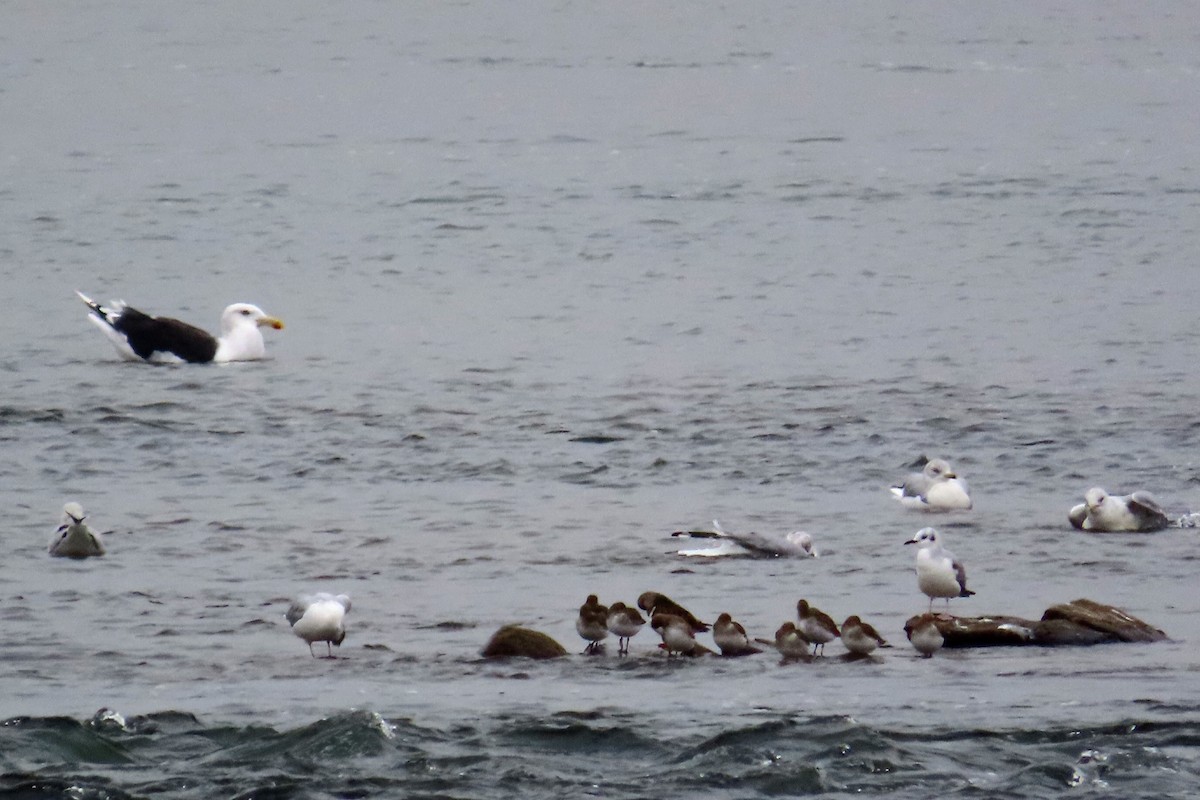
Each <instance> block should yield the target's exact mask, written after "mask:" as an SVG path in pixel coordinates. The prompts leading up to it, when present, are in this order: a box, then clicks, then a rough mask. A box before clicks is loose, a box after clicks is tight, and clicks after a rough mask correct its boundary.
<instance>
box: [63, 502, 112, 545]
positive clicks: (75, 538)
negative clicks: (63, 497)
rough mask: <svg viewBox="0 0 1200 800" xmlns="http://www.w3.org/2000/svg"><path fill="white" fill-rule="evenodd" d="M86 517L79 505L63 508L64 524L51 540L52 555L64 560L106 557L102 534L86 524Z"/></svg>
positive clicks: (68, 504) (71, 504) (74, 504)
mask: <svg viewBox="0 0 1200 800" xmlns="http://www.w3.org/2000/svg"><path fill="white" fill-rule="evenodd" d="M84 519H86V517H85V516H84V513H83V506H81V505H79V503H67V504H66V505H65V506H63V516H62V524H61V525H59V526H58V530H56V531H55V532H54V538H53V539H51V540H50V555H52V556H61V557H63V558H90V557H92V556H102V555H104V552H105V551H104V542H103V541H101V539H100V534H98V533H96V532H95V531H93V530H92V529H91V528H90V527H88V524H87V523H86V522H84Z"/></svg>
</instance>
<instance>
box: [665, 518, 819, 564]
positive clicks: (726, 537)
mask: <svg viewBox="0 0 1200 800" xmlns="http://www.w3.org/2000/svg"><path fill="white" fill-rule="evenodd" d="M713 529H714V530H711V531H675V532H674V533H672V534H671V535H672V536H690V537H692V538H694V539H715V540H717V544H716V545H714V546H712V547H702V548H695V549H691V550H680V551H679V555H681V556H696V557H702V558H719V557H721V556H750V557H752V558H814V557H816V555H817V552H816V551H815V550H814V549H813V541H812V536H810V535H808V534H807V533H805V532H804V531H792V532H791V533H785V534H782V535H780V534H763V533H755V532H753V531H751V532H749V533H728V532H726V531H725V530H724V529H723V528H722V527H721V523H719V522H717V521H716V520H715V519H714V520H713Z"/></svg>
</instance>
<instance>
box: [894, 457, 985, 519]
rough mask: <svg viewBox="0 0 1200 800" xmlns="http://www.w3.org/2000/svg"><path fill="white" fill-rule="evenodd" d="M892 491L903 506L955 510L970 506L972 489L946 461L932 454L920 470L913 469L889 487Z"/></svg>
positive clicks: (921, 509)
mask: <svg viewBox="0 0 1200 800" xmlns="http://www.w3.org/2000/svg"><path fill="white" fill-rule="evenodd" d="M892 494H893V495H895V497H896V498H897V499H898V500H899V501H900V504H901V505H903V506H904V507H905V508H911V509H916V510H919V511H954V510H967V509H970V508H971V505H972V504H971V490H970V489H969V488H968V487H967V482H966V481H965V480H963V479H962V478H960V477H958V475H956V474H955V472H954V470H952V469H951V468H950V464H949V462H947V461H945V460H944V459H941V458H934V459H931V460H929V461H927V462H925V466H924V468H922V470H921V471H920V472H913V473H911V474H910V475H909V476H908V477H907V478H905V479H904V483H902V484H900V485H899V486H893V487H892Z"/></svg>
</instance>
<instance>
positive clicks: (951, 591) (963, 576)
mask: <svg viewBox="0 0 1200 800" xmlns="http://www.w3.org/2000/svg"><path fill="white" fill-rule="evenodd" d="M905 544H915V545H917V546H918V547H919V548H921V549H920V550H918V551H917V587H918V588H920V590H921V591H922V592H924V593H925V594H926V595H928V596H929V610H930V611H932V610H933V600H934V598H935V597H944V598H946V605H947V607H948V606H949V605H950V598H952V597H970V596H971V595H973V594H975V593H974V592H972V591H971V590H970V589H968V588H967V571H966V569H965V568H964V567H963V565H962V562H961V561H959V560H958V559H957V558H955V557H954V554H953V553H951V552H950V551H949V550H947V549H946V548H944V547H942V538H941V534H939V533H938V532H937V531H936V530H934V529H933V528H922V529H921V530H919V531H917V533H916V535H915V536H913V538H911V539H909V540H908V541H907V542H905Z"/></svg>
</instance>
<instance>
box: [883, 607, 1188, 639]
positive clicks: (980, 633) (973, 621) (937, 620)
mask: <svg viewBox="0 0 1200 800" xmlns="http://www.w3.org/2000/svg"><path fill="white" fill-rule="evenodd" d="M923 616H926V615H917V616H914V617H911V618H909V620H908V621H907V622H906V623H905V624H904V630H905V632H906V633H907V632H909V631H911V630H912V627H913V625H915V624H916V622H917V620H918V619H920V618H921V617H923ZM933 622H934V624H935V625H936V626H937V629H938V631H940V632H941V634H942V637H943V638H944V639H945V644H944V646H945V647H1000V646H1019V645H1042V646H1048V647H1053V646H1060V645H1093V644H1105V643H1108V642H1158V641H1162V640H1163V639H1166V638H1167V635H1166V634H1165V633H1163V632H1162V631H1161V630H1159V629H1158V628H1155V627H1153V626H1152V625H1149V624H1148V623H1146V622H1143V621H1142V620H1140V619H1138V618H1137V617H1134V616H1131V615H1129V614H1127V613H1125V612H1124V611H1122V610H1121V609H1119V608H1114V607H1113V606H1109V605H1105V604H1103V603H1097V602H1095V601H1094V600H1087V599H1080V600H1073V601H1071V602H1070V603H1063V604H1059V605H1056V606H1051V607H1050V608H1048V609H1046V612H1045V613H1044V614H1043V615H1042V618H1041V619H1040V620H1028V619H1021V618H1020V617H1012V616H990V617H954V616H950V615H949V614H934V615H933Z"/></svg>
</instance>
